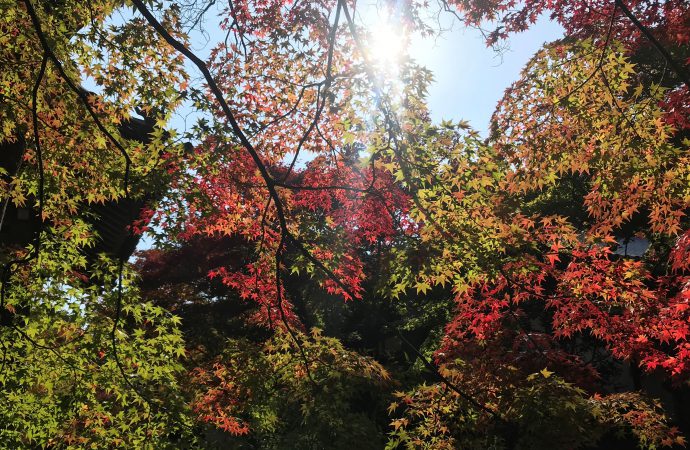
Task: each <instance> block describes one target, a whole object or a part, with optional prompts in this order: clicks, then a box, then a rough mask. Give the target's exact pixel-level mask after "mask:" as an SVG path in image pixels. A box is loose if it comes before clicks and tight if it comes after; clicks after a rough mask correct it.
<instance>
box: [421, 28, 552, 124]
mask: <svg viewBox="0 0 690 450" xmlns="http://www.w3.org/2000/svg"><path fill="white" fill-rule="evenodd" d="M453 28H454V29H453V30H452V31H448V32H446V33H444V34H443V35H442V36H441V37H439V38H437V39H435V40H434V39H433V38H429V39H421V38H419V37H416V38H415V39H413V42H412V45H411V47H410V56H411V57H412V58H414V59H415V60H417V61H418V62H419V63H421V64H422V65H424V66H426V67H427V68H429V69H430V70H431V71H432V72H434V77H435V81H434V84H433V85H432V86H431V88H430V89H429V99H428V100H429V107H430V109H431V113H432V117H433V119H434V121H440V120H441V119H452V120H460V119H463V120H467V121H469V122H470V124H471V125H472V126H473V127H474V128H475V129H476V130H477V131H479V132H480V133H482V135H486V132H487V130H488V124H489V119H490V118H491V114H492V113H493V110H494V107H495V106H496V103H497V102H498V100H499V99H500V98H501V97H502V96H503V92H504V90H505V89H506V88H507V87H508V86H510V84H511V83H512V82H514V81H516V80H517V79H518V78H519V76H520V71H521V70H522V68H523V67H524V66H525V64H526V63H527V62H528V61H529V59H530V58H531V57H532V55H534V53H535V52H536V51H537V50H538V49H539V48H540V47H541V46H542V45H543V44H544V43H545V42H551V41H553V40H555V39H558V38H559V37H561V36H562V33H563V29H562V28H561V27H560V25H558V24H555V23H553V22H551V21H549V20H548V19H546V18H542V19H540V20H539V21H538V22H537V23H536V24H535V25H534V26H533V27H532V28H530V29H529V30H528V31H526V32H524V33H520V34H516V35H513V36H511V37H510V39H509V40H508V42H507V44H508V46H509V48H508V50H506V51H503V52H502V53H501V54H500V55H497V54H496V52H494V51H493V50H492V49H491V48H487V47H486V44H485V41H484V39H483V37H482V35H481V34H480V32H479V31H478V30H474V29H466V28H464V27H463V26H462V25H461V24H458V23H456V24H454V27H453Z"/></svg>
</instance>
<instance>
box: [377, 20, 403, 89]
mask: <svg viewBox="0 0 690 450" xmlns="http://www.w3.org/2000/svg"><path fill="white" fill-rule="evenodd" d="M396 22H397V21H395V20H394V19H393V18H392V17H390V15H389V14H379V17H378V20H377V21H376V23H374V24H373V25H372V26H371V28H370V38H369V58H370V59H371V63H372V64H373V65H374V66H375V67H376V69H377V71H379V72H381V74H383V75H388V76H390V75H397V74H398V71H399V68H400V64H401V62H402V59H403V56H404V53H405V50H406V42H407V37H406V33H405V30H404V28H403V27H402V26H401V25H400V23H396Z"/></svg>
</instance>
